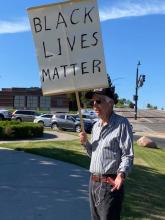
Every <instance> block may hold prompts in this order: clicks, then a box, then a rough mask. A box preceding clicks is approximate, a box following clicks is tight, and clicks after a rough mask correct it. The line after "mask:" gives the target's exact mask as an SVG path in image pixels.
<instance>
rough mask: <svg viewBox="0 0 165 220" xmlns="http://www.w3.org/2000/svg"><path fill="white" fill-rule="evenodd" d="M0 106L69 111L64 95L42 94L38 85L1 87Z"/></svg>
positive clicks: (67, 101)
mask: <svg viewBox="0 0 165 220" xmlns="http://www.w3.org/2000/svg"><path fill="white" fill-rule="evenodd" d="M0 108H7V109H9V108H11V109H34V110H49V111H52V112H67V111H69V100H68V98H67V96H66V95H56V96H55V95H54V96H43V95H42V90H41V89H40V88H38V87H31V88H2V90H1V91H0Z"/></svg>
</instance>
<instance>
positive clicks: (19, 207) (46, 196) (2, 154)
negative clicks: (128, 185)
mask: <svg viewBox="0 0 165 220" xmlns="http://www.w3.org/2000/svg"><path fill="white" fill-rule="evenodd" d="M88 179H89V173H88V170H85V169H83V168H80V167H78V166H75V165H72V164H68V163H64V162H61V161H56V160H53V159H48V158H45V157H41V156H37V155H32V154H28V153H24V152H20V151H13V150H8V149H2V148H0V219H2V220H88V219H90V211H89V204H88Z"/></svg>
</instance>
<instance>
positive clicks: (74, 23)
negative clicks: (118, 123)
mask: <svg viewBox="0 0 165 220" xmlns="http://www.w3.org/2000/svg"><path fill="white" fill-rule="evenodd" d="M28 15H29V20H30V24H31V29H32V33H33V38H34V42H35V47H36V51H37V57H38V63H39V69H40V79H41V86H42V90H43V94H44V95H53V94H60V93H67V92H73V91H82V90H87V89H93V88H99V87H107V86H108V81H107V73H106V69H105V62H104V53H103V47H102V39H101V31H100V21H99V14H98V8H97V3H96V0H71V1H67V2H62V3H56V4H49V5H44V6H39V7H33V8H29V9H28Z"/></svg>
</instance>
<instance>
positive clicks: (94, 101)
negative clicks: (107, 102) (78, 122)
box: [92, 99, 103, 105]
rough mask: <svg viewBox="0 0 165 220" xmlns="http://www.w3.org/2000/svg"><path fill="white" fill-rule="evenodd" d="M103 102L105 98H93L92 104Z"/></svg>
mask: <svg viewBox="0 0 165 220" xmlns="http://www.w3.org/2000/svg"><path fill="white" fill-rule="evenodd" d="M101 103H103V100H101V99H97V100H93V102H92V104H93V105H94V104H97V105H100V104H101Z"/></svg>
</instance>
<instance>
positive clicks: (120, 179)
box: [111, 173, 125, 192]
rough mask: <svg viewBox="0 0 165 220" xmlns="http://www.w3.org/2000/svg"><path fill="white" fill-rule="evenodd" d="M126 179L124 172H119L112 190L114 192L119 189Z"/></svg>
mask: <svg viewBox="0 0 165 220" xmlns="http://www.w3.org/2000/svg"><path fill="white" fill-rule="evenodd" d="M124 181H125V178H124V174H123V173H118V175H117V177H116V179H115V185H114V186H113V188H112V189H111V192H113V191H115V190H119V189H120V188H121V186H122V185H123V183H124Z"/></svg>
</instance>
